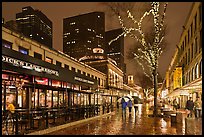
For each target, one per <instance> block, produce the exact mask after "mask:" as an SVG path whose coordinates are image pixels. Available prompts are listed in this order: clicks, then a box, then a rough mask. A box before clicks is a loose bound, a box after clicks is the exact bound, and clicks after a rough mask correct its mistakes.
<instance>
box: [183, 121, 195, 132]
mask: <svg viewBox="0 0 204 137" xmlns="http://www.w3.org/2000/svg"><path fill="white" fill-rule="evenodd" d="M194 130H195V119H194V118H185V133H186V135H193V134H194Z"/></svg>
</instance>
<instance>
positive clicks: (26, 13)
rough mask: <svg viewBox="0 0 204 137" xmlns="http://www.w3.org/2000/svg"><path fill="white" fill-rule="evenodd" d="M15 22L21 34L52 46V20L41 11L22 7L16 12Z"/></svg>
mask: <svg viewBox="0 0 204 137" xmlns="http://www.w3.org/2000/svg"><path fill="white" fill-rule="evenodd" d="M16 22H17V24H18V28H19V30H20V32H21V33H22V34H23V35H25V36H27V37H29V38H31V39H33V40H36V41H38V42H40V43H42V44H44V45H45V46H47V47H50V48H52V38H53V34H52V22H51V21H50V20H49V19H48V18H47V16H46V15H45V14H43V13H42V12H41V11H39V10H34V9H33V8H32V7H30V6H28V7H24V8H22V12H20V13H17V14H16Z"/></svg>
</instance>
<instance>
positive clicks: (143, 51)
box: [105, 2, 167, 116]
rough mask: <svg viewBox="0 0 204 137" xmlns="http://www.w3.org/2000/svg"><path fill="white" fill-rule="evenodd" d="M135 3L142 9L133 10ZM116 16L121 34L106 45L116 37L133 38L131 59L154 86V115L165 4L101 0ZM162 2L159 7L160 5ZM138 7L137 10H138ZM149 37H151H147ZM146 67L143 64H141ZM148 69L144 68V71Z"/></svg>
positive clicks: (155, 111) (155, 113)
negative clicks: (134, 47) (105, 1)
mask: <svg viewBox="0 0 204 137" xmlns="http://www.w3.org/2000/svg"><path fill="white" fill-rule="evenodd" d="M138 4H142V5H143V4H144V8H143V9H142V11H139V10H137V12H135V8H136V9H137V8H138V6H135V5H138ZM105 5H106V6H107V7H109V8H110V9H111V11H112V12H113V13H114V14H115V15H116V16H117V18H118V20H119V24H120V25H121V27H122V29H123V33H122V34H120V35H118V36H117V37H116V38H115V39H113V40H111V41H110V42H109V44H111V43H112V42H114V41H116V40H118V39H119V38H120V37H122V36H124V37H126V36H130V37H131V38H133V39H134V40H135V41H137V42H138V43H139V44H138V47H137V49H136V50H135V51H133V56H134V59H136V61H137V62H138V64H139V65H141V67H142V69H143V70H144V74H145V75H146V76H147V77H149V78H150V79H152V81H153V85H154V111H153V114H154V116H156V115H157V75H158V72H157V71H158V59H159V57H160V55H161V53H162V42H163V39H164V32H165V31H164V30H165V27H164V18H165V13H166V8H167V3H162V4H161V3H159V2H150V3H147V2H145V3H144V2H143V3H138V2H134V3H124V2H123V3H121V2H110V3H105ZM162 5H163V6H162ZM140 10H141V9H140ZM150 36H151V37H150ZM144 66H147V67H144ZM145 68H148V71H146V70H145Z"/></svg>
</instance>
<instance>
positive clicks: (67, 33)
mask: <svg viewBox="0 0 204 137" xmlns="http://www.w3.org/2000/svg"><path fill="white" fill-rule="evenodd" d="M104 46H105V14H104V13H103V12H92V13H87V14H82V15H78V16H74V17H68V18H65V19H63V52H64V53H66V54H68V55H70V56H71V57H74V58H76V59H78V60H83V59H84V58H86V56H90V55H92V54H93V52H100V53H102V54H104Z"/></svg>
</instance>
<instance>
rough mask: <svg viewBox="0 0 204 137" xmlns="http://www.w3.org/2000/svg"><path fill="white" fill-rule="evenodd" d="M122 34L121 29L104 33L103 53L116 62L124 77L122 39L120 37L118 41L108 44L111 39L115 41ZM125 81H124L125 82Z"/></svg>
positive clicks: (124, 65) (124, 66)
mask: <svg viewBox="0 0 204 137" xmlns="http://www.w3.org/2000/svg"><path fill="white" fill-rule="evenodd" d="M122 32H123V30H122V28H119V29H114V30H110V31H107V32H105V38H106V46H105V52H106V54H107V55H108V57H109V58H111V59H113V60H115V61H116V63H117V66H118V67H119V68H120V69H121V70H122V71H123V72H124V75H125V74H126V64H125V63H124V37H120V38H119V39H118V40H116V41H114V42H112V43H111V44H110V45H109V42H110V41H111V40H112V39H115V38H116V37H117V36H118V35H120V34H121V33H122ZM125 79H126V78H125ZM125 79H124V81H127V80H125Z"/></svg>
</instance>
